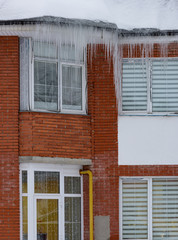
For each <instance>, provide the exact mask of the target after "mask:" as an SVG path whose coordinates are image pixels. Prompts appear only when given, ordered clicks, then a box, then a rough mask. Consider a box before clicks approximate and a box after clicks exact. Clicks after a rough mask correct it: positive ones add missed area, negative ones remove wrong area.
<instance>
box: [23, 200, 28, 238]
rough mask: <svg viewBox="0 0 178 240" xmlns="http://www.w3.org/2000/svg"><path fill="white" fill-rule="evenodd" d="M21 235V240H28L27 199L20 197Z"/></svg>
mask: <svg viewBox="0 0 178 240" xmlns="http://www.w3.org/2000/svg"><path fill="white" fill-rule="evenodd" d="M22 226H23V227H22V235H23V240H28V199H27V197H22Z"/></svg>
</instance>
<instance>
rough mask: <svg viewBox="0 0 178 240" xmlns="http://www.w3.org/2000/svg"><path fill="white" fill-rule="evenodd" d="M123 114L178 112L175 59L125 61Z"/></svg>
mask: <svg viewBox="0 0 178 240" xmlns="http://www.w3.org/2000/svg"><path fill="white" fill-rule="evenodd" d="M122 111H123V112H128V113H130V112H140V113H144V112H145V113H165V112H169V113H178V59H176V58H175V59H169V58H167V59H164V58H162V59H156V58H152V59H128V60H124V61H123V69H122Z"/></svg>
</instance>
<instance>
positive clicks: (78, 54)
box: [60, 45, 83, 62]
mask: <svg viewBox="0 0 178 240" xmlns="http://www.w3.org/2000/svg"><path fill="white" fill-rule="evenodd" d="M82 50H83V49H82ZM60 57H61V59H62V60H64V61H65V60H68V61H79V62H83V51H81V48H80V49H78V48H76V47H75V46H74V45H72V46H71V45H63V46H61V50H60Z"/></svg>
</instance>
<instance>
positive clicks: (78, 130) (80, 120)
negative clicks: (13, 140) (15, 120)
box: [19, 112, 91, 159]
mask: <svg viewBox="0 0 178 240" xmlns="http://www.w3.org/2000/svg"><path fill="white" fill-rule="evenodd" d="M90 125H91V124H90V117H89V116H83V115H73V114H55V113H36V112H28V113H26V112H22V113H20V139H19V141H20V156H43V157H66V158H85V159H91V131H90Z"/></svg>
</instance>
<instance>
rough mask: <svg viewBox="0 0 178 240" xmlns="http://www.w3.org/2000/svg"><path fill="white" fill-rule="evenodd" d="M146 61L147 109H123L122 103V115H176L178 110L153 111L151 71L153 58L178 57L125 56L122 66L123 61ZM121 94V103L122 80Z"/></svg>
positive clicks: (163, 59) (174, 58)
mask: <svg viewBox="0 0 178 240" xmlns="http://www.w3.org/2000/svg"><path fill="white" fill-rule="evenodd" d="M132 60H133V61H137V60H141V61H145V64H146V71H148V72H147V110H146V111H124V110H123V109H122V104H121V115H127V116H129V115H131V116H134V115H136V116H138V115H141V116H142V115H143V116H152V115H154V116H164V115H166V116H167V115H174V116H177V115H178V112H171V111H170V112H153V111H152V73H151V65H152V60H162V61H166V60H177V61H178V57H168V58H165V57H163V58H161V57H155V58H154V57H149V58H123V59H122V66H123V62H129V61H132ZM120 96H121V98H120V99H121V103H122V80H121V81H120Z"/></svg>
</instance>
